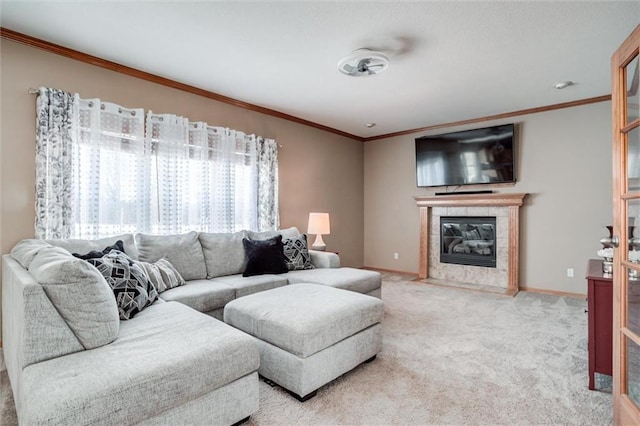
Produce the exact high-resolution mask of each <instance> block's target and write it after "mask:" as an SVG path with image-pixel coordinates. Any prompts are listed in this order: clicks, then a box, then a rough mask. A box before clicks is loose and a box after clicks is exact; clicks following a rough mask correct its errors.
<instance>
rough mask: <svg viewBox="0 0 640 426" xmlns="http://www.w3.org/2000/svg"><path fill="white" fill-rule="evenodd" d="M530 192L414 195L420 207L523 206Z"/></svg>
mask: <svg viewBox="0 0 640 426" xmlns="http://www.w3.org/2000/svg"><path fill="white" fill-rule="evenodd" d="M527 195H528V194H523V193H511V194H509V193H507V194H457V195H456V194H455V193H453V194H451V195H438V196H432V197H413V198H414V199H415V200H416V204H417V205H418V207H459V206H464V207H486V206H500V207H509V206H522V205H523V204H524V199H525V197H526V196H527Z"/></svg>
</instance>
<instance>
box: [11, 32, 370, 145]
mask: <svg viewBox="0 0 640 426" xmlns="http://www.w3.org/2000/svg"><path fill="white" fill-rule="evenodd" d="M0 37H1V38H5V39H7V40H12V41H15V42H18V43H22V44H26V45H28V46H31V47H35V48H37V49H41V50H45V51H47V52H50V53H55V54H56V55H60V56H64V57H67V58H71V59H75V60H76V61H80V62H84V63H87V64H90V65H95V66H97V67H100V68H105V69H108V70H111V71H115V72H119V73H121V74H125V75H128V76H131V77H135V78H139V79H142V80H146V81H150V82H152V83H156V84H160V85H162V86H166V87H171V88H173V89H178V90H182V91H184V92H188V93H192V94H194V95H198V96H202V97H205V98H208V99H212V100H214V101H218V102H223V103H225V104H229V105H233V106H236V107H238V108H243V109H246V110H249V111H254V112H259V113H261V114H265V115H270V116H272V117H277V118H281V119H283V120H288V121H292V122H294V123H298V124H302V125H305V126H309V127H315V128H316V129H320V130H324V131H326V132H330V133H334V134H336V135H340V136H344V137H347V138H350V139H355V140H357V141H359V142H364V138H362V137H360V136H356V135H352V134H351V133H347V132H343V131H342V130H338V129H334V128H333V127H329V126H325V125H323V124H319V123H314V122H313V121H309V120H305V119H303V118H300V117H296V116H293V115H289V114H285V113H283V112H280V111H276V110H273V109H270V108H265V107H262V106H259V105H255V104H251V103H248V102H244V101H240V100H238V99H234V98H230V97H228V96H224V95H221V94H219V93H215V92H210V91H208V90H204V89H200V88H198V87H195V86H190V85H188V84H184V83H180V82H179V81H175V80H171V79H168V78H165V77H160V76H158V75H155V74H151V73H148V72H145V71H141V70H139V69H136V68H131V67H128V66H126V65H122V64H119V63H117V62H112V61H108V60H106V59H102V58H99V57H97V56H92V55H89V54H87V53H84V52H80V51H78V50H73V49H69V48H68V47H64V46H60V45H59V44H55V43H51V42H48V41H45V40H42V39H39V38H36V37H32V36H29V35H26V34H22V33H19V32H17V31H13V30H9V29H7V28H3V27H0Z"/></svg>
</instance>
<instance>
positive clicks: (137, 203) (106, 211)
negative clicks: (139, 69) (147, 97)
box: [71, 99, 151, 238]
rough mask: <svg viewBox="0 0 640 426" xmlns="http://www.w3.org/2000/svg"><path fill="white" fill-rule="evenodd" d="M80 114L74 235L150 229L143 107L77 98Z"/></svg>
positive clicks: (76, 149) (73, 168)
mask: <svg viewBox="0 0 640 426" xmlns="http://www.w3.org/2000/svg"><path fill="white" fill-rule="evenodd" d="M78 113H79V132H78V140H77V143H75V144H74V145H73V159H74V164H73V167H72V173H73V185H72V194H73V196H72V198H73V202H72V206H73V207H72V210H73V219H74V220H73V222H74V224H73V229H72V231H71V234H72V236H73V237H75V238H99V237H103V236H107V235H117V234H122V233H131V232H137V231H138V230H140V229H143V230H147V229H149V224H150V216H149V212H150V201H151V197H150V179H149V161H148V158H149V152H150V150H149V148H148V146H147V145H146V141H145V138H144V111H143V110H142V109H133V110H131V109H125V108H123V107H121V106H119V105H116V104H112V103H107V102H101V101H100V99H81V100H80V101H79V111H78Z"/></svg>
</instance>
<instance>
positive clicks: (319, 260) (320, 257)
mask: <svg viewBox="0 0 640 426" xmlns="http://www.w3.org/2000/svg"><path fill="white" fill-rule="evenodd" d="M309 254H310V255H311V264H312V265H313V266H314V267H315V268H339V267H340V256H338V255H337V254H336V253H332V252H328V251H318V250H309Z"/></svg>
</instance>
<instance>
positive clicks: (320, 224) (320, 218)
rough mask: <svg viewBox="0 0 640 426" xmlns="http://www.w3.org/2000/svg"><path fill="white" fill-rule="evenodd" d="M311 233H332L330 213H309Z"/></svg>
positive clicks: (309, 230)
mask: <svg viewBox="0 0 640 426" xmlns="http://www.w3.org/2000/svg"><path fill="white" fill-rule="evenodd" d="M307 232H308V233H309V234H318V235H327V234H330V233H331V227H330V226H329V213H309V227H308V228H307Z"/></svg>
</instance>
